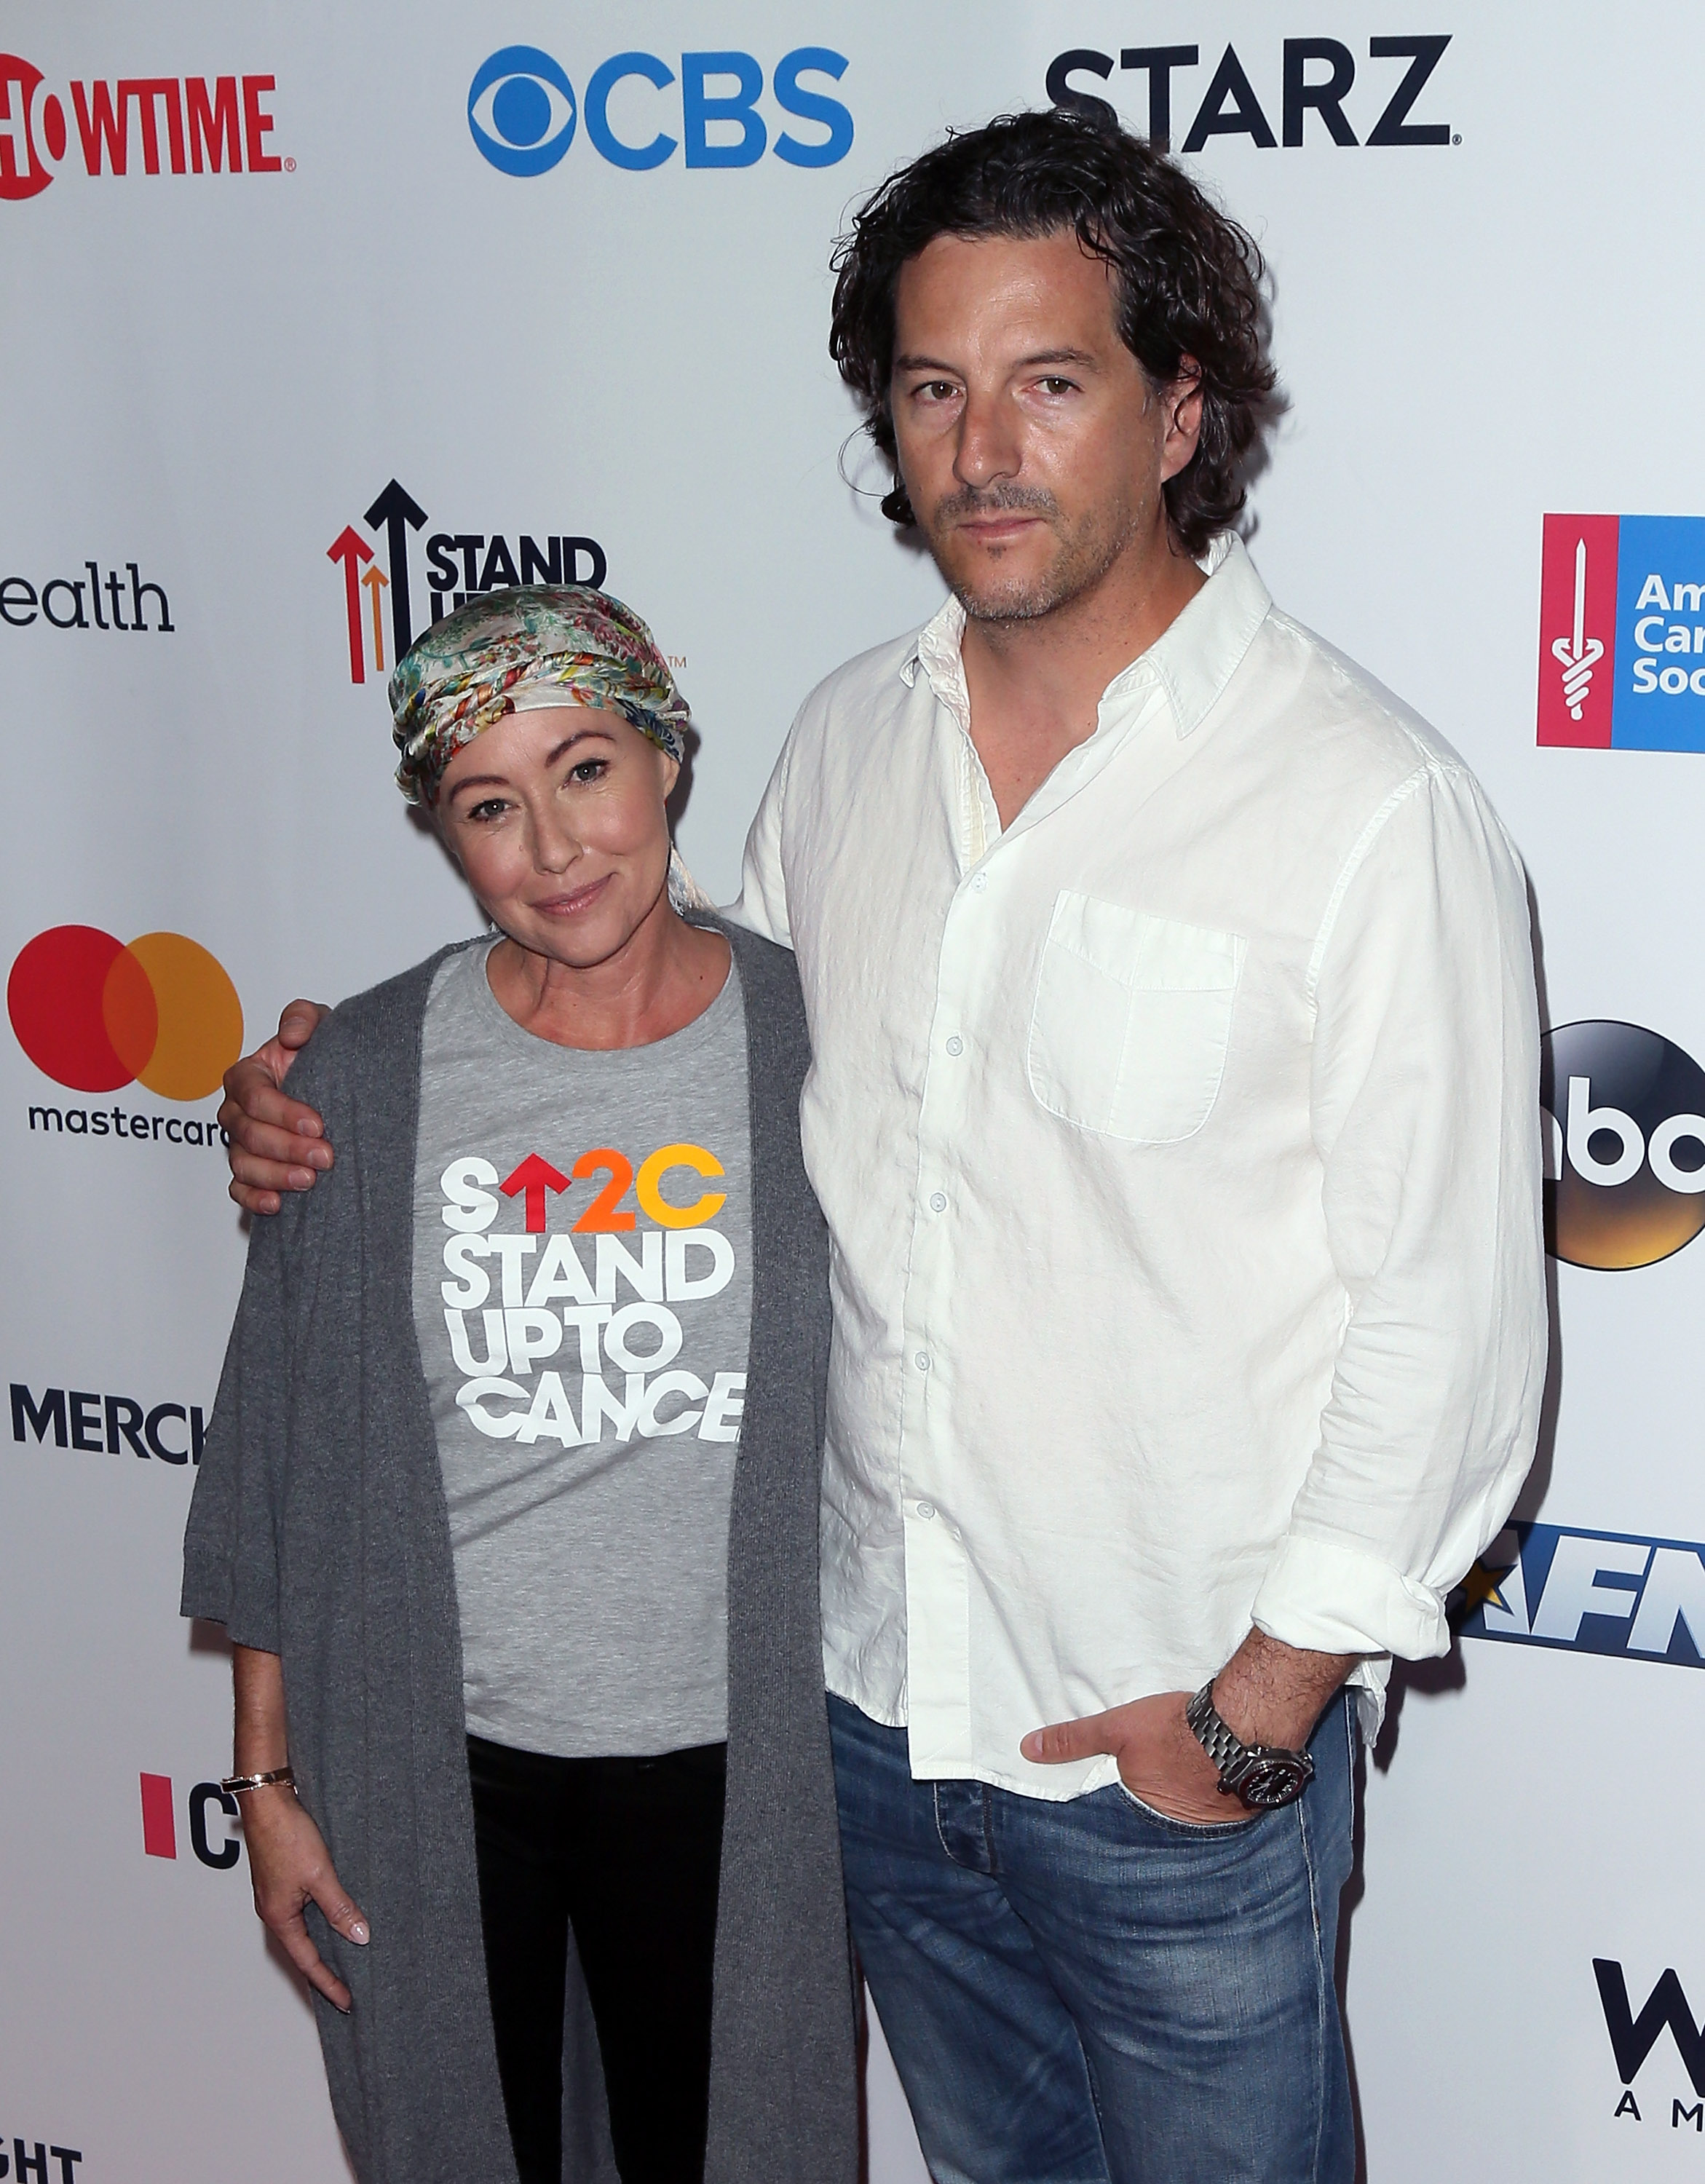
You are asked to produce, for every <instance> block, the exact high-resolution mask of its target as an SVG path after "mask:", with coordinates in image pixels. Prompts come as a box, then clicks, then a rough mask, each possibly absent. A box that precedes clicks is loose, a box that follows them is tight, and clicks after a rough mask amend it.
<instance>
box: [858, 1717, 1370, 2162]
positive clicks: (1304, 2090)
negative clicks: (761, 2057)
mask: <svg viewBox="0 0 1705 2184" xmlns="http://www.w3.org/2000/svg"><path fill="white" fill-rule="evenodd" d="M1352 1703H1353V1702H1351V1700H1350V1698H1349V1697H1348V1695H1347V1694H1346V1695H1344V1696H1341V1697H1339V1698H1336V1699H1334V1701H1333V1702H1332V1704H1331V1705H1330V1706H1329V1708H1327V1710H1326V1713H1325V1714H1324V1715H1323V1717H1322V1719H1321V1722H1320V1724H1319V1726H1318V1729H1317V1730H1316V1731H1315V1733H1314V1738H1313V1741H1312V1746H1311V1747H1310V1748H1311V1750H1312V1752H1313V1755H1314V1760H1315V1764H1316V1768H1317V1770H1318V1771H1317V1773H1316V1775H1315V1779H1314V1780H1313V1782H1312V1784H1311V1785H1310V1786H1309V1788H1308V1790H1307V1792H1306V1794H1305V1795H1304V1796H1303V1797H1301V1798H1300V1799H1299V1800H1298V1802H1296V1803H1295V1804H1294V1805H1290V1806H1288V1807H1286V1808H1284V1809H1283V1810H1281V1811H1279V1812H1274V1813H1267V1814H1260V1815H1258V1816H1256V1817H1255V1818H1253V1819H1237V1820H1232V1821H1229V1822H1225V1823H1222V1824H1217V1825H1213V1826H1209V1827H1197V1826H1193V1825H1189V1824H1187V1823H1185V1822H1183V1821H1179V1820H1170V1819H1166V1818H1164V1817H1163V1816H1162V1814H1158V1813H1156V1812H1152V1811H1151V1810H1150V1808H1148V1807H1147V1806H1146V1805H1144V1804H1141V1803H1139V1802H1138V1801H1137V1799H1136V1798H1134V1797H1132V1796H1131V1794H1130V1793H1129V1791H1127V1790H1126V1789H1124V1788H1123V1786H1121V1785H1117V1784H1115V1785H1112V1786H1109V1787H1108V1788H1106V1789H1104V1790H1096V1791H1091V1792H1090V1793H1089V1795H1087V1796H1085V1797H1076V1798H1073V1799H1072V1800H1071V1801H1070V1802H1067V1803H1065V1804H1050V1803H1046V1802H1044V1801H1043V1800H1041V1799H1039V1798H1036V1797H1018V1796H1017V1795H1015V1794H1014V1793H1013V1792H1012V1791H1007V1790H996V1789H992V1788H990V1787H989V1786H987V1785H985V1784H983V1783H981V1782H957V1781H956V1782H914V1781H913V1780H912V1779H911V1766H910V1764H909V1762H908V1759H907V1754H906V1739H905V1730H894V1729H884V1728H883V1727H882V1726H881V1725H880V1724H878V1723H876V1722H873V1721H872V1720H871V1719H869V1718H868V1717H867V1716H866V1715H865V1714H863V1713H860V1711H859V1710H858V1708H856V1707H853V1706H849V1705H848V1704H847V1703H846V1702H845V1701H844V1700H843V1699H838V1698H833V1697H832V1698H831V1699H830V1701H829V1719H830V1726H831V1730H832V1733H833V1741H834V1758H835V1783H836V1789H837V1791H838V1794H839V1804H840V1825H841V1847H842V1853H843V1856H844V1861H845V1867H846V1885H847V1903H848V1907H849V1910H850V1915H851V1919H852V1931H853V1938H854V1940H855V1942H856V1943H857V1945H858V1952H859V1955H860V1957H861V1958H862V1960H863V1964H864V1970H865V1976H866V1979H867V1980H868V1981H869V1982H870V1988H871V1993H872V1996H873V1997H874V1998H875V2002H876V2006H877V2010H878V2014H879V2015H880V2016H881V2019H882V2025H883V2031H884V2033H885V2034H886V2035H887V2036H888V2042H889V2048H891V2049H892V2051H893V2054H894V2062H895V2064H896V2066H897V2068H898V2069H899V2071H900V2081H901V2083H902V2084H903V2085H904V2087H905V2092H906V2098H907V2099H908V2100H909V2101H910V2103H911V2112H912V2115H913V2118H914V2120H915V2121H916V2123H917V2131H918V2137H919V2139H920V2141H921V2142H922V2147H923V2152H924V2157H925V2159H927V2160H928V2164H929V2167H930V2172H931V2175H932V2176H933V2177H934V2178H935V2180H936V2184H1350V2180H1351V2178H1352V2177H1353V2176H1354V2175H1355V2170H1356V2142H1355V2129H1354V2125H1353V2123H1352V2120H1351V2105H1350V2084H1349V2077H1348V2073H1347V2071H1346V2067H1345V2059H1344V2039H1343V2033H1342V2030H1341V2028H1340V2024H1339V2018H1338V1997H1337V1994H1336V1992H1335V1991H1334V1986H1333V1964H1334V1955H1335V1953H1336V1948H1337V1936H1338V1899H1339V1895H1340V1891H1341V1890H1342V1889H1343V1886H1344V1884H1345V1882H1346V1880H1348V1879H1349V1877H1350V1866H1351V1823H1352V1820H1353V1817H1354V1801H1355V1786H1354V1775H1353V1767H1354V1745H1353V1741H1352V1740H1353V1737H1354V1734H1355V1732H1354V1730H1353V1727H1352V1725H1351V1713H1350V1708H1351V1704H1352Z"/></svg>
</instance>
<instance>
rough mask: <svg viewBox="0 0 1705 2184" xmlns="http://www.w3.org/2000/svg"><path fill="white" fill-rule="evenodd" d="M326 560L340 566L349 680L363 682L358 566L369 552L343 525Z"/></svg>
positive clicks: (357, 535)
mask: <svg viewBox="0 0 1705 2184" xmlns="http://www.w3.org/2000/svg"><path fill="white" fill-rule="evenodd" d="M372 558H373V549H372V548H371V546H370V545H369V544H368V543H367V542H366V540H365V538H363V537H362V536H361V534H360V532H359V531H357V530H356V529H355V527H354V525H353V524H349V523H346V524H345V525H344V526H343V529H342V530H341V531H340V532H338V534H337V537H336V538H334V539H333V540H332V543H331V544H330V545H329V546H328V547H327V548H326V560H328V561H341V562H342V563H343V596H344V603H345V604H346V605H347V606H348V610H349V680H350V681H351V682H365V681H366V679H367V665H366V660H365V648H364V646H363V644H362V642H361V577H360V567H361V564H362V563H363V562H364V561H371V560H372Z"/></svg>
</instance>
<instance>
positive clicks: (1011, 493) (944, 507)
mask: <svg viewBox="0 0 1705 2184" xmlns="http://www.w3.org/2000/svg"><path fill="white" fill-rule="evenodd" d="M1059 512H1060V509H1059V504H1058V502H1057V501H1056V499H1055V498H1054V496H1053V494H1052V493H1044V492H1043V490H1042V489H1041V487H1039V486H1034V485H1030V486H1026V485H997V486H984V487H978V486H966V487H962V488H961V490H960V491H959V492H958V493H950V494H949V495H948V497H947V499H945V500H943V501H939V502H938V503H937V504H936V510H935V521H936V522H937V523H938V524H950V523H965V522H968V521H974V520H975V519H976V518H977V517H978V516H980V515H1015V514H1022V515H1049V516H1051V515H1058V514H1059Z"/></svg>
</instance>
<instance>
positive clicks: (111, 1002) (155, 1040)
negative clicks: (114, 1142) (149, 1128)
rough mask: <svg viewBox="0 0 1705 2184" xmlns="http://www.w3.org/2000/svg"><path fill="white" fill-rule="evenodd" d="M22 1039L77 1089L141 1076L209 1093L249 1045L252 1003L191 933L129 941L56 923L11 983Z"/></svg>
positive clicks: (169, 1090) (164, 1090)
mask: <svg viewBox="0 0 1705 2184" xmlns="http://www.w3.org/2000/svg"><path fill="white" fill-rule="evenodd" d="M6 1010H7V1013H8V1016H9V1017H11V1019H12V1028H13V1030H14V1032H15V1033H16V1034H17V1035H18V1044H19V1045H20V1046H21V1047H22V1048H23V1050H24V1051H25V1054H27V1055H28V1056H29V1057H30V1059H31V1061H33V1062H34V1063H35V1065H36V1068H37V1069H39V1070H40V1071H41V1072H42V1074H43V1075H44V1076H47V1077H51V1078H53V1081H54V1082H55V1083H56V1084H64V1085H67V1086H69V1087H70V1089H72V1090H73V1091H75V1092H115V1091H117V1090H118V1089H119V1087H120V1085H121V1084H131V1083H136V1084H142V1085H145V1086H146V1087H147V1088H148V1090H149V1091H150V1092H157V1093H158V1094H159V1095H160V1097H161V1098H162V1099H163V1100H204V1099H205V1098H206V1097H207V1095H208V1094H209V1092H215V1091H217V1090H218V1089H219V1081H220V1078H221V1077H222V1076H223V1075H224V1074H225V1073H226V1069H227V1068H229V1067H230V1066H231V1063H232V1062H233V1061H236V1059H237V1056H238V1055H239V1054H241V1053H242V1004H241V1002H240V1001H239V1000H237V989H236V987H235V986H233V985H232V984H231V980H230V978H228V977H227V976H226V969H225V966H224V965H223V964H222V963H221V962H220V961H219V958H218V957H217V956H210V955H209V953H208V951H207V950H206V949H205V948H203V947H202V946H201V944H199V942H198V941H194V940H189V939H186V938H185V937H184V935H183V934H182V933H143V935H142V938H141V939H140V940H133V941H131V944H130V945H129V947H128V948H127V947H125V944H124V943H123V942H122V941H120V940H114V938H113V936H112V934H111V933H103V932H101V931H100V930H99V929H98V928H97V927H95V926H92V925H56V926H54V927H53V929H52V930H51V932H47V933H37V934H36V938H35V939H33V940H32V941H31V942H30V943H29V944H27V945H26V946H25V947H24V948H22V949H20V951H19V954H18V960H17V961H16V962H15V963H14V964H13V966H12V975H11V977H10V978H8V980H7V982H6Z"/></svg>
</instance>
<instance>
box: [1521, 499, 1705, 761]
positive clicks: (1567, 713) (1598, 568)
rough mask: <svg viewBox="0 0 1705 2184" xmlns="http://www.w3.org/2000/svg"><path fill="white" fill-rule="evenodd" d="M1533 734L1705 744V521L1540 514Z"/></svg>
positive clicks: (1591, 741) (1560, 742) (1588, 742)
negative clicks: (1536, 690)
mask: <svg viewBox="0 0 1705 2184" xmlns="http://www.w3.org/2000/svg"><path fill="white" fill-rule="evenodd" d="M1539 741H1540V743H1541V744H1546V745H1550V746H1552V747H1559V748H1567V749H1578V750H1669V751H1700V750H1705V517H1702V516H1697V515H1547V516H1546V519H1545V533H1544V543H1543V546H1542V549H1541V577H1540V669H1539Z"/></svg>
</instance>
